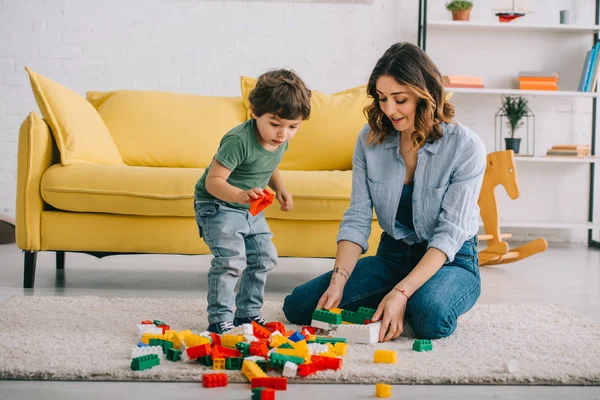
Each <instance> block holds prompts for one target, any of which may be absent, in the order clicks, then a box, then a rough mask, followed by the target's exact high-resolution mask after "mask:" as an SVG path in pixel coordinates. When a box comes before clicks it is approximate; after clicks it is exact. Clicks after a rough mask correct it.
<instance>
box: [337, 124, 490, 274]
mask: <svg viewBox="0 0 600 400" xmlns="http://www.w3.org/2000/svg"><path fill="white" fill-rule="evenodd" d="M441 127H442V129H443V132H444V133H443V136H442V138H441V139H438V140H436V141H435V142H433V143H427V144H425V146H423V147H422V148H421V149H420V150H419V152H418V161H417V168H416V171H415V180H414V189H413V223H414V226H415V230H414V231H412V230H410V229H408V228H406V227H404V226H403V225H402V224H400V223H399V222H397V221H396V212H397V211H398V203H399V202H400V196H401V194H402V187H403V186H404V177H405V172H406V169H405V166H404V160H403V159H402V156H401V155H400V151H399V150H400V149H399V145H400V133H399V132H396V131H393V132H392V133H391V134H390V136H389V137H388V138H387V139H386V141H384V142H383V143H380V144H377V145H372V144H367V143H366V142H367V136H368V134H369V132H370V131H371V129H370V127H369V125H365V127H364V128H363V129H362V130H361V131H360V134H359V136H358V139H357V141H356V146H355V148H354V156H353V157H352V164H353V169H352V195H351V198H350V207H349V208H348V210H346V212H345V213H344V217H343V220H342V223H341V224H340V230H339V232H338V236H337V241H338V242H339V241H341V240H348V241H350V242H353V243H356V244H358V245H359V246H360V247H362V249H363V252H366V251H367V248H368V246H369V245H368V238H369V235H370V234H371V222H372V219H373V209H375V213H376V215H377V218H378V221H379V225H380V226H381V228H382V229H383V230H384V231H385V232H387V233H388V234H389V235H390V236H392V237H393V238H394V239H396V240H399V239H403V240H404V241H405V242H406V243H408V244H413V243H416V242H422V241H425V240H426V241H428V247H427V248H430V247H435V248H436V249H438V250H440V251H442V252H443V253H444V254H446V256H447V258H448V260H447V262H452V261H453V260H454V256H455V254H456V253H457V252H458V250H459V249H460V248H461V246H462V245H463V242H464V241H465V240H467V239H470V238H471V237H473V236H474V235H476V234H477V231H478V229H479V207H478V205H477V200H478V198H479V191H480V189H481V183H482V181H483V174H484V172H485V167H486V150H485V146H484V144H483V142H482V141H481V139H480V138H479V136H478V135H477V134H476V133H475V132H473V131H472V130H470V129H469V128H467V127H465V126H463V125H461V124H459V123H456V124H447V123H442V124H441Z"/></svg>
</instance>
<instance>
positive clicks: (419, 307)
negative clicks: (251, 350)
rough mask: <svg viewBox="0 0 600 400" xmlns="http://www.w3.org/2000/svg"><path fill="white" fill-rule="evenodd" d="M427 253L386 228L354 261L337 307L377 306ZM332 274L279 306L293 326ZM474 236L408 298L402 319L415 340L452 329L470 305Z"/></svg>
mask: <svg viewBox="0 0 600 400" xmlns="http://www.w3.org/2000/svg"><path fill="white" fill-rule="evenodd" d="M426 251H427V242H421V243H415V244H413V245H407V244H406V243H405V242H404V241H402V240H395V239H394V238H392V237H391V236H389V235H388V234H386V233H385V232H384V233H383V234H382V236H381V241H380V242H379V247H378V249H377V254H376V255H375V256H370V257H364V258H362V259H360V260H359V261H358V263H357V264H356V268H355V269H354V271H353V272H352V275H350V278H349V279H348V282H347V283H346V286H345V287H344V294H343V296H342V300H341V302H340V304H339V306H338V307H340V308H342V309H347V310H351V311H356V310H357V309H358V308H359V307H369V308H374V309H377V307H378V305H379V303H380V302H381V300H382V299H383V297H384V296H385V295H387V294H388V293H389V292H390V291H391V290H393V289H392V288H393V287H394V286H395V285H396V284H397V283H398V282H400V281H401V280H402V279H404V278H405V277H406V276H407V275H408V274H409V273H410V271H412V269H413V268H414V267H415V266H416V265H417V263H418V262H419V261H420V260H421V258H422V257H423V255H424V254H425V252H426ZM330 280H331V272H328V273H326V274H323V275H321V276H319V277H317V278H315V279H313V280H311V281H309V282H307V283H305V284H303V285H300V286H298V287H296V288H295V289H294V291H293V292H292V293H291V294H290V295H288V296H287V297H286V299H285V302H284V304H283V312H284V313H285V316H286V317H287V319H288V321H290V322H291V323H292V324H298V325H309V324H310V322H311V318H312V312H313V311H314V309H315V308H316V306H317V303H318V301H319V299H320V298H321V296H322V295H323V293H324V292H325V290H327V288H328V286H329V282H330ZM480 284H481V279H480V277H479V261H478V256H477V237H473V238H471V239H469V240H467V241H465V242H464V244H463V245H462V248H461V249H460V251H459V252H458V254H457V255H456V257H455V259H454V260H453V261H452V263H448V264H444V265H443V266H442V267H441V268H440V269H439V270H438V271H437V272H436V273H435V274H434V275H433V276H432V277H431V279H429V280H428V281H427V282H426V283H425V284H424V285H423V286H421V287H420V288H419V290H417V291H416V292H415V293H414V294H413V295H412V296H411V297H410V299H409V300H408V305H407V307H406V313H405V316H404V321H405V322H407V323H408V325H410V327H411V328H412V330H413V332H414V333H415V335H416V336H417V337H418V338H422V339H437V338H442V337H445V336H449V335H451V334H452V333H453V332H454V331H455V330H456V320H457V319H458V317H459V316H460V315H462V314H464V313H466V312H467V311H469V310H470V309H471V307H473V305H474V304H475V302H476V301H477V299H478V298H479V295H480V292H481V288H480Z"/></svg>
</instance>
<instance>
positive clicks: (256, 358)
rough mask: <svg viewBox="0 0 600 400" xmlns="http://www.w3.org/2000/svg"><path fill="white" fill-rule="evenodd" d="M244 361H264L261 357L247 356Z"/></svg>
mask: <svg viewBox="0 0 600 400" xmlns="http://www.w3.org/2000/svg"><path fill="white" fill-rule="evenodd" d="M244 360H250V361H254V362H257V361H261V360H262V361H265V358H264V357H261V356H248V357H245V358H244Z"/></svg>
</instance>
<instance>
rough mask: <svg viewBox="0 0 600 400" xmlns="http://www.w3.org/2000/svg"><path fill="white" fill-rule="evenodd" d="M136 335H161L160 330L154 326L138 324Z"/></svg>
mask: <svg viewBox="0 0 600 400" xmlns="http://www.w3.org/2000/svg"><path fill="white" fill-rule="evenodd" d="M137 328H138V333H139V334H140V336H142V335H143V334H144V333H156V334H159V335H160V334H162V333H163V332H162V329H160V328H158V327H156V326H155V325H154V324H138V325H137Z"/></svg>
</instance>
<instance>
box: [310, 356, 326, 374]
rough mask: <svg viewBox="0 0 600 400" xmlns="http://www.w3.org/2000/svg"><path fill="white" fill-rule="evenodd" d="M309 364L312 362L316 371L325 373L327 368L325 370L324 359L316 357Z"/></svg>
mask: <svg viewBox="0 0 600 400" xmlns="http://www.w3.org/2000/svg"><path fill="white" fill-rule="evenodd" d="M311 362H312V365H314V366H315V370H316V371H325V370H326V369H327V368H325V359H324V358H321V357H317V358H316V359H312V360H311Z"/></svg>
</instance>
